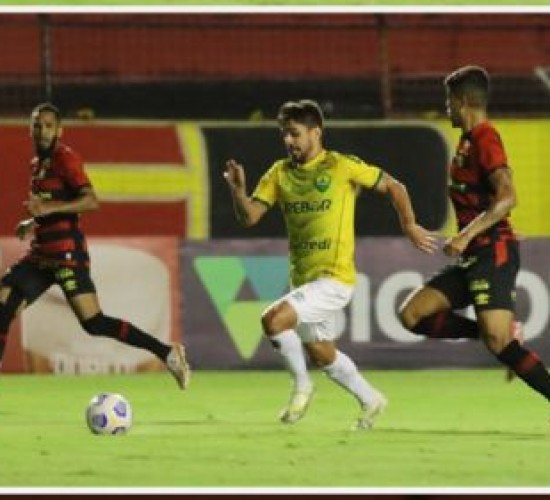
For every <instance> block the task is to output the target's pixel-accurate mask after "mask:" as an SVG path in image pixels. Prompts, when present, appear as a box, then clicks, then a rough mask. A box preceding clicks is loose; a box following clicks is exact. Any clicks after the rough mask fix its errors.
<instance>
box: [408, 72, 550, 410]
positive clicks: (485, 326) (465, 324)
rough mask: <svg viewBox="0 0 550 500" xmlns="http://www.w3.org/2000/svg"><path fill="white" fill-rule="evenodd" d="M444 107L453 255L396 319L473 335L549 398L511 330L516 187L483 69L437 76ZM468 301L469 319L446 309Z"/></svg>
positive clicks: (435, 331)
mask: <svg viewBox="0 0 550 500" xmlns="http://www.w3.org/2000/svg"><path fill="white" fill-rule="evenodd" d="M445 86H446V90H447V113H448V115H449V118H450V120H451V124H452V125H453V127H456V128H461V129H462V136H461V138H460V141H459V143H458V147H457V149H456V154H455V157H454V159H453V161H452V164H451V171H450V178H451V179H450V186H449V195H450V198H451V200H452V203H453V206H454V209H455V213H456V218H457V223H458V233H457V234H456V235H455V236H453V237H451V238H449V239H448V240H447V241H446V242H445V244H444V247H443V250H444V252H445V253H446V254H447V255H449V256H451V257H457V258H458V260H457V262H456V263H455V264H453V265H450V266H447V267H445V268H444V269H443V270H442V271H441V272H440V273H439V274H437V275H436V276H434V277H433V278H432V279H431V280H429V281H428V283H427V284H426V285H424V286H423V287H421V288H420V289H418V290H415V291H414V292H412V294H411V295H410V296H409V297H408V298H407V299H406V300H405V302H404V304H403V305H402V307H401V310H400V317H401V321H402V323H403V324H404V326H405V327H406V328H407V329H409V330H411V331H412V332H414V333H416V334H419V335H425V336H428V337H432V338H481V339H482V340H483V342H484V343H485V345H486V346H487V348H488V350H489V351H490V352H491V353H492V354H493V355H494V356H495V357H496V358H497V359H498V360H499V361H500V362H501V363H503V364H504V365H505V366H507V367H508V369H509V370H511V371H512V372H513V373H515V374H516V375H517V376H518V377H519V378H521V379H522V380H523V381H524V382H525V383H527V384H528V385H529V386H530V387H532V388H533V389H534V390H535V391H538V392H539V393H540V394H542V395H543V396H544V397H545V398H546V399H548V400H550V376H549V375H548V372H547V370H546V368H545V366H544V365H543V363H542V362H541V360H540V359H539V357H538V356H537V355H536V354H535V353H534V352H532V351H531V350H529V349H527V348H526V347H525V346H524V345H522V342H521V341H520V339H518V338H517V336H515V335H514V329H515V321H514V305H515V304H514V303H515V283H516V276H517V273H518V270H519V265H520V260H519V244H518V241H517V239H516V237H515V235H514V232H513V230H512V227H511V225H510V221H509V219H508V217H509V214H510V211H511V210H512V209H513V208H514V207H515V205H516V191H515V188H514V183H513V181H512V174H511V171H510V167H509V165H508V160H507V158H506V153H505V151H504V147H503V144H502V141H501V139H500V136H499V134H498V132H497V131H496V130H495V128H494V127H493V125H492V124H491V123H490V122H489V120H488V116H487V104H488V100H489V75H488V73H487V72H486V70H485V69H484V68H481V67H478V66H465V67H462V68H459V69H458V70H456V71H454V72H453V73H451V74H450V75H448V76H447V78H446V79H445ZM469 305H473V306H474V309H475V314H476V321H473V320H471V319H468V318H466V317H464V316H461V315H459V314H457V313H455V312H454V310H456V309H463V308H465V307H467V306H469Z"/></svg>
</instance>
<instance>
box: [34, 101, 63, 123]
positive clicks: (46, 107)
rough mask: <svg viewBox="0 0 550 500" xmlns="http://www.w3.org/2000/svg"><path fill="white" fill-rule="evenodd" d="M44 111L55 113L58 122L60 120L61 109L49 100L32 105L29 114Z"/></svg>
mask: <svg viewBox="0 0 550 500" xmlns="http://www.w3.org/2000/svg"><path fill="white" fill-rule="evenodd" d="M44 111H46V112H50V113H53V114H54V115H55V119H56V120H57V121H58V122H60V121H61V111H60V110H59V108H58V107H57V106H55V105H53V104H52V103H51V102H43V103H40V104H38V105H37V106H35V107H34V109H33V110H32V113H31V115H35V114H38V113H43V112H44Z"/></svg>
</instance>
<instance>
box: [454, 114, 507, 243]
mask: <svg viewBox="0 0 550 500" xmlns="http://www.w3.org/2000/svg"><path fill="white" fill-rule="evenodd" d="M499 168H508V159H507V157H506V152H505V151H504V146H503V144H502V141H501V139H500V136H499V134H498V132H497V131H496V130H495V128H494V127H493V125H491V123H489V122H488V121H485V122H482V123H480V124H479V125H477V126H475V127H474V128H473V129H472V130H470V131H469V132H467V133H464V134H462V136H461V138H460V141H459V143H458V146H457V148H456V154H455V156H454V158H453V161H452V163H451V179H450V185H449V196H450V198H451V201H452V203H453V206H454V210H455V214H456V218H457V224H458V229H459V230H461V229H462V228H464V227H465V226H467V225H468V224H469V223H470V222H471V221H472V220H473V219H475V218H476V217H477V216H478V215H480V214H481V213H482V212H484V211H486V210H487V209H488V208H489V206H490V204H491V202H492V200H493V199H494V196H495V193H494V189H493V186H492V184H491V182H490V180H489V177H490V175H491V174H492V173H493V172H495V171H496V170H497V169H499ZM513 238H515V236H514V233H513V230H512V226H511V225H510V221H509V220H508V217H506V218H504V219H502V220H500V221H499V222H497V223H496V224H495V225H494V226H492V227H490V228H489V229H488V230H487V231H485V232H484V233H482V234H480V235H478V236H477V237H476V238H474V239H473V240H472V242H471V243H470V245H469V247H468V249H467V250H471V249H473V248H476V247H479V246H485V245H488V244H491V243H494V242H495V241H497V240H499V239H513Z"/></svg>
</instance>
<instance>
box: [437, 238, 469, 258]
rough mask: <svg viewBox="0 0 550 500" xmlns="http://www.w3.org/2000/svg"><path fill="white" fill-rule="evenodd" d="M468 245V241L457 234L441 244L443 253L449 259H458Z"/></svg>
mask: <svg viewBox="0 0 550 500" xmlns="http://www.w3.org/2000/svg"><path fill="white" fill-rule="evenodd" d="M469 243H470V239H469V238H468V237H467V236H465V235H464V234H460V233H459V234H457V235H456V236H453V237H451V238H448V239H447V240H446V241H445V243H444V244H443V252H444V253H445V255H448V256H449V257H458V256H460V255H462V252H464V250H466V247H467V246H468V244H469Z"/></svg>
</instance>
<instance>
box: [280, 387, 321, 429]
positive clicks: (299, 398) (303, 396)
mask: <svg viewBox="0 0 550 500" xmlns="http://www.w3.org/2000/svg"><path fill="white" fill-rule="evenodd" d="M314 392H315V388H314V387H313V386H311V387H310V388H309V389H308V390H305V391H296V390H295V391H294V392H293V393H292V395H291V396H290V401H289V402H288V405H287V407H286V408H285V409H283V411H282V412H281V414H280V415H279V420H280V421H281V422H282V423H283V424H294V423H296V422H298V420H300V419H301V418H302V417H303V416H304V415H305V414H306V411H307V409H308V407H309V404H310V403H311V400H312V399H313V394H314Z"/></svg>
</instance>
